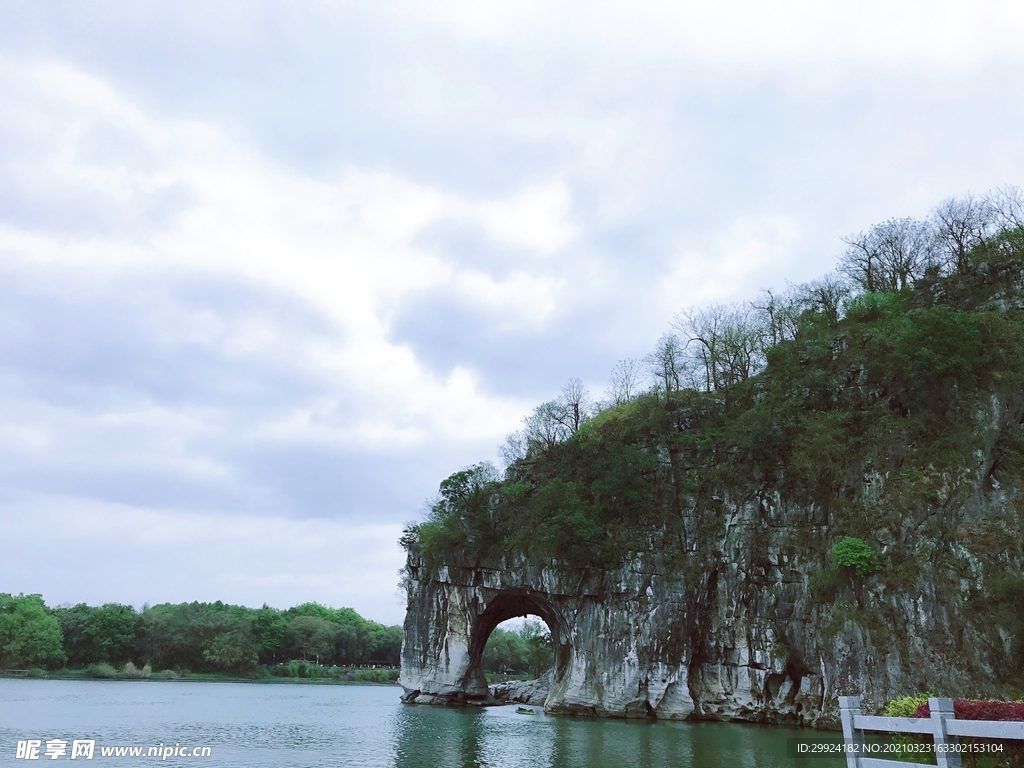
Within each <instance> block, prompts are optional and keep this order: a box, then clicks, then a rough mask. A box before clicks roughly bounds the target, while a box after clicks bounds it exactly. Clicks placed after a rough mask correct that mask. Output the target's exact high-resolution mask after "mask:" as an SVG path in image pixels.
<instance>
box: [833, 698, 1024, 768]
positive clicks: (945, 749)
mask: <svg viewBox="0 0 1024 768" xmlns="http://www.w3.org/2000/svg"><path fill="white" fill-rule="evenodd" d="M928 707H929V709H931V717H930V718H928V719H927V720H926V719H924V718H920V717H875V716H874V715H862V714H861V713H860V697H859V696H840V697H839V714H840V716H841V718H842V721H843V742H844V744H846V745H847V752H846V766H847V768H921V763H907V762H904V761H902V760H883V759H879V758H877V757H871V756H868V755H867V751H866V750H865V749H864V732H865V731H887V732H894V733H917V734H921V735H924V736H931V737H933V738H934V739H935V752H934V757H935V760H936V762H935V763H932V765H937V766H938V767H939V768H961V761H960V753H959V752H957V751H956V745H957V744H958V743H959V737H960V736H974V737H976V738H981V739H1024V722H1003V721H996V720H957V719H956V718H955V717H954V716H953V700H952V699H928Z"/></svg>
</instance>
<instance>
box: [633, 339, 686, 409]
mask: <svg viewBox="0 0 1024 768" xmlns="http://www.w3.org/2000/svg"><path fill="white" fill-rule="evenodd" d="M644 362H646V363H647V365H648V367H649V369H650V371H651V375H652V376H653V377H654V380H655V381H657V382H658V388H659V389H661V390H662V391H663V392H664V393H665V396H666V397H669V396H670V395H671V394H672V393H673V392H678V391H679V390H680V389H682V388H683V386H684V383H685V382H687V380H688V378H689V373H690V371H689V366H688V365H687V359H686V353H685V345H684V344H683V342H682V341H680V339H679V337H678V336H676V334H674V333H665V334H662V336H661V338H660V339H658V343H657V344H655V345H654V350H653V351H652V352H651V353H650V354H649V355H647V357H645V358H644Z"/></svg>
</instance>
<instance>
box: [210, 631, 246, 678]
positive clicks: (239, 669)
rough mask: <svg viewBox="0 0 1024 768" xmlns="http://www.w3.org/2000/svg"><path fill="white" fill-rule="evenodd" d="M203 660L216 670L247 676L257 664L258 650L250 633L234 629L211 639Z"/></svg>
mask: <svg viewBox="0 0 1024 768" xmlns="http://www.w3.org/2000/svg"><path fill="white" fill-rule="evenodd" d="M203 658H204V659H205V660H206V661H207V662H209V663H210V664H212V665H213V666H214V667H216V668H218V669H222V670H226V671H231V672H236V673H238V674H241V675H249V674H252V673H253V671H254V670H255V669H256V667H257V666H258V664H259V650H258V646H257V644H256V642H255V641H254V639H253V637H252V634H251V633H249V632H246V631H244V630H243V629H242V628H241V627H235V628H233V629H229V630H228V631H226V632H221V633H220V634H219V635H217V636H216V637H215V638H213V641H212V642H211V643H210V647H209V648H207V649H206V650H204V651H203Z"/></svg>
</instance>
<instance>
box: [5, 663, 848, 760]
mask: <svg viewBox="0 0 1024 768" xmlns="http://www.w3.org/2000/svg"><path fill="white" fill-rule="evenodd" d="M398 694H399V689H398V688H396V687H392V686H354V685H344V686H341V685H330V686H328V685H296V684H273V685H255V684H240V683H183V682H154V681H150V682H143V681H139V682H122V681H111V682H107V681H62V680H61V681H58V680H0V765H9V764H15V761H14V759H13V758H14V755H15V748H16V743H17V741H18V740H19V739H29V738H35V739H42V740H44V741H45V740H46V739H52V738H61V739H68V740H69V741H70V740H71V739H76V738H89V739H96V742H97V754H96V758H95V759H96V760H98V761H99V762H100V763H111V764H117V765H124V766H129V765H152V764H153V759H152V758H149V759H148V760H147V759H145V758H141V759H135V760H133V759H131V758H107V759H106V760H104V759H103V758H102V757H101V756H100V755H99V749H98V747H99V746H114V745H139V746H151V745H157V744H161V743H163V744H172V745H173V744H175V743H179V744H184V745H189V746H193V745H200V746H210V747H212V749H213V756H212V757H210V758H206V759H203V760H202V761H198V760H196V759H195V758H184V757H181V758H169V759H168V760H167V761H166V762H167V763H168V764H181V763H188V764H192V765H195V764H199V765H202V766H204V767H205V768H226V767H228V766H247V767H249V766H252V767H253V768H259V767H261V766H274V767H275V768H276V767H277V766H300V767H308V768H321V766H323V767H326V766H367V767H368V768H375V767H376V766H380V767H381V768H512V767H513V766H515V767H516V768H518V767H519V766H541V767H543V768H612V767H613V766H614V768H633V767H635V768H648V767H650V768H655V767H661V766H680V768H684V767H692V768H719V767H723V768H777V767H778V766H790V765H792V766H799V765H807V766H814V768H833V766H840V765H843V762H841V761H831V760H823V759H814V760H808V761H806V762H803V761H796V760H793V759H791V758H787V757H786V739H787V738H788V737H792V736H795V735H807V734H806V733H805V732H800V731H794V730H789V729H778V728H760V727H755V726H743V725H732V724H727V723H648V722H632V721H630V722H624V721H615V720H578V719H572V718H564V717H549V716H546V715H542V714H539V715H534V716H529V715H519V714H516V711H515V708H514V707H496V708H489V709H484V710H480V709H465V710H456V709H442V708H437V707H409V706H404V705H402V704H400V703H399V701H398ZM65 759H66V758H65ZM19 762H20V761H19Z"/></svg>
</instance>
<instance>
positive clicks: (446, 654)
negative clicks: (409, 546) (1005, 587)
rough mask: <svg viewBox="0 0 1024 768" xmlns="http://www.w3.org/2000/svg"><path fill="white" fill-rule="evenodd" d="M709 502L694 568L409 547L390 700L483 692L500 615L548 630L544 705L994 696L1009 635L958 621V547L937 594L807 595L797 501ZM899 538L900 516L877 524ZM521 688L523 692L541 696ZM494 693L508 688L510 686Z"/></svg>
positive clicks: (759, 717)
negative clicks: (463, 556)
mask: <svg viewBox="0 0 1024 768" xmlns="http://www.w3.org/2000/svg"><path fill="white" fill-rule="evenodd" d="M1011 501H1012V498H1011V497H1010V496H1008V495H1006V496H1000V494H999V492H993V493H990V494H989V495H988V497H987V500H985V502H984V506H985V508H984V509H982V507H981V506H978V508H977V509H975V510H974V511H975V512H976V513H977V514H979V515H981V514H984V515H993V514H1004V515H1008V516H1010V517H1013V518H1014V519H1016V518H1015V517H1014V516H1015V515H1016V514H1017V513H1016V512H1015V510H1014V509H1013V505H1012V503H1011ZM978 504H979V505H980V504H981V502H980V501H979V502H978ZM1000 505H1001V506H1000ZM996 507H1000V508H999V509H996ZM723 512H724V513H725V514H727V518H726V522H725V533H724V535H723V536H722V539H721V540H720V541H719V542H718V546H719V549H718V552H717V562H718V565H717V566H716V567H713V568H711V569H707V568H706V567H705V568H704V569H703V570H697V569H689V568H688V567H687V564H686V563H685V562H682V563H671V564H670V563H666V562H664V561H663V560H662V559H661V558H660V557H659V556H658V555H656V554H650V555H647V556H637V557H635V558H633V559H632V560H631V561H630V562H629V563H628V564H627V565H626V566H625V567H623V568H620V569H618V570H614V571H603V572H602V571H590V570H581V569H572V568H565V567H560V566H559V564H557V563H549V564H547V565H537V564H535V563H529V562H526V561H522V560H516V559H512V558H509V559H505V560H503V561H501V562H494V563H479V562H478V563H474V564H472V565H458V564H455V563H449V564H448V565H445V566H440V567H438V568H436V569H434V570H430V569H428V568H427V567H426V566H425V564H424V563H423V562H422V561H421V560H420V559H419V558H418V557H417V556H416V555H415V554H410V556H409V559H408V564H407V569H406V589H407V592H408V598H409V602H408V612H407V615H406V620H405V627H404V630H405V636H404V643H403V648H402V673H401V678H400V683H401V684H402V686H403V687H404V689H405V696H404V700H405V701H407V702H412V703H435V704H449V705H450V704H493V703H498V698H499V697H497V696H495V694H494V692H492V691H490V690H489V689H488V686H487V683H486V680H485V678H484V676H483V673H482V671H481V669H480V659H481V656H482V652H483V648H484V645H485V644H486V641H487V638H488V637H489V635H490V633H491V631H492V630H493V629H494V627H496V626H497V625H498V624H499V623H500V622H502V621H505V620H506V619H509V618H512V617H515V616H522V615H526V614H536V615H538V616H539V617H541V618H542V619H543V620H544V621H545V622H546V623H547V625H548V627H549V628H550V630H551V634H552V638H553V641H554V646H555V667H554V669H553V670H552V673H551V683H550V687H549V688H548V690H547V692H546V695H545V696H544V700H543V704H544V708H545V710H546V711H548V712H553V713H579V714H590V715H598V716H611V717H654V718H659V719H661V718H663V719H723V720H741V721H751V722H769V723H793V724H803V725H809V726H817V727H833V726H835V725H836V723H837V703H836V697H837V695H839V694H856V695H861V696H863V697H864V699H865V704H866V706H867V707H868V708H871V707H874V708H876V709H877V708H878V707H880V706H881V705H882V704H884V702H885V701H887V700H889V699H891V698H894V697H896V696H901V695H907V694H910V693H915V692H918V691H922V690H925V689H927V688H931V689H933V690H941V691H945V692H950V693H951V694H953V695H968V696H995V697H999V696H1005V695H1007V693H1008V691H1007V690H1004V688H1003V687H1001V685H1000V683H999V679H1000V676H999V675H998V674H997V673H996V670H997V668H998V667H999V666H1000V665H1004V667H1005V665H1008V664H1010V663H1011V658H1010V656H1009V654H1010V644H1009V643H1008V642H1004V641H1003V640H1000V638H1001V637H1002V635H1004V634H1005V630H1002V629H1001V628H999V627H993V626H991V625H989V624H986V623H984V622H981V621H976V620H975V619H974V618H973V614H972V612H971V606H972V600H973V599H975V597H976V592H977V587H978V586H979V585H978V583H977V577H976V576H975V577H974V578H972V576H971V563H972V556H971V555H970V553H969V552H966V551H964V552H963V553H962V558H961V561H960V562H958V563H956V564H954V565H955V568H953V570H954V571H956V570H957V569H959V570H961V571H962V572H963V574H964V578H962V579H961V580H960V582H959V586H957V583H956V582H953V583H948V580H946V582H945V583H946V586H945V587H944V589H943V590H942V594H943V596H942V597H940V590H939V589H938V588H937V587H936V585H935V581H934V580H932V579H930V578H921V579H918V580H917V581H916V582H915V583H914V585H913V586H909V587H907V588H905V589H903V590H901V591H900V590H894V589H887V588H885V587H884V586H876V587H870V586H869V585H865V584H859V583H850V584H846V585H840V586H839V587H838V588H837V589H838V593H837V594H835V595H833V596H832V597H830V598H825V599H823V598H821V597H820V595H819V596H818V597H815V594H814V592H815V589H814V588H812V586H811V581H812V579H813V578H814V577H815V576H816V574H819V573H820V570H821V565H820V558H818V559H811V558H808V557H803V556H802V554H801V550H802V549H803V548H808V549H810V550H811V551H815V550H816V551H818V552H820V551H823V550H824V549H826V547H825V545H824V544H815V543H814V540H815V538H816V537H818V536H821V535H823V534H824V528H823V526H821V525H818V524H817V523H816V521H815V511H814V510H813V509H812V510H794V509H791V510H783V509H781V502H779V501H778V499H769V498H758V499H754V500H751V501H747V502H743V503H740V504H736V505H733V506H732V507H731V510H730V505H729V502H728V501H725V502H723ZM970 514H971V512H970V510H968V511H967V513H966V515H965V519H969V517H970ZM784 521H785V522H784ZM799 521H802V522H799ZM798 528H799V531H800V532H801V535H800V536H796V535H795V531H796V530H797V529H798ZM914 535H915V534H914V528H913V527H912V526H910V525H908V526H907V529H906V530H905V531H896V532H893V533H892V536H893V538H894V540H898V539H900V538H905V537H912V536H914ZM808 542H811V544H810V545H809V544H808ZM705 562H706V561H705ZM946 567H947V566H946V565H944V566H943V568H944V569H946ZM949 567H950V568H952V567H953V566H949ZM687 573H689V576H687ZM926 573H927V571H926ZM1001 633H1002V634H1001ZM522 695H523V699H522V700H523V701H527V700H528V702H529V703H536V702H537V699H538V698H539V695H540V694H539V692H538V691H533V692H531V693H530V694H529V695H528V696H526V695H525V693H524V694H522ZM505 699H506V700H517V699H516V698H515V695H513V694H511V692H510V691H509V692H506V693H505Z"/></svg>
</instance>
